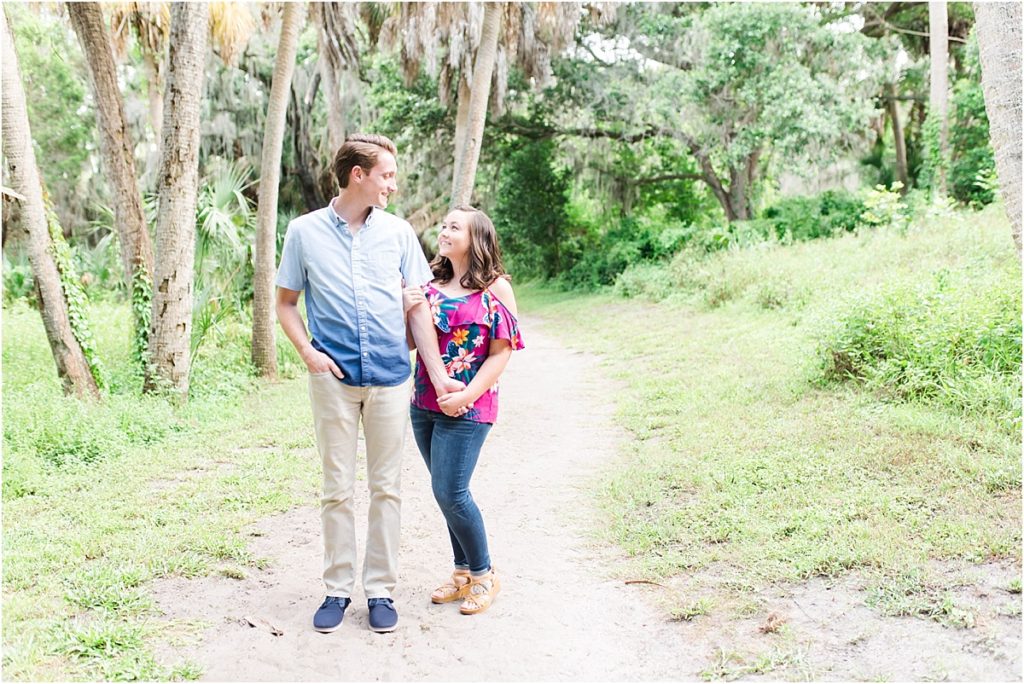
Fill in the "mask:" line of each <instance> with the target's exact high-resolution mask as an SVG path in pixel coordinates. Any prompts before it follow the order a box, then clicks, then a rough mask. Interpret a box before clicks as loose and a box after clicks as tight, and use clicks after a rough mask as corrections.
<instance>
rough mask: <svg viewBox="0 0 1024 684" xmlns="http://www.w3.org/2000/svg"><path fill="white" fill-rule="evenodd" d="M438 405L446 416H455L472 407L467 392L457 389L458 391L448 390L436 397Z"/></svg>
mask: <svg viewBox="0 0 1024 684" xmlns="http://www.w3.org/2000/svg"><path fill="white" fill-rule="evenodd" d="M437 405H438V407H439V408H440V409H441V410H442V411H444V414H445V415H446V416H452V417H453V418H454V417H457V416H461V415H463V414H464V413H466V412H467V411H469V409H471V408H473V401H472V400H471V399H470V396H469V392H467V391H466V390H464V389H463V390H459V391H458V392H449V393H448V394H444V395H442V396H440V397H438V398H437Z"/></svg>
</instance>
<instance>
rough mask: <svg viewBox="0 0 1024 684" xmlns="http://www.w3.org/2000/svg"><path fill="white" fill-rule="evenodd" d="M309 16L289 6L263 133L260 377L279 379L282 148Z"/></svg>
mask: <svg viewBox="0 0 1024 684" xmlns="http://www.w3.org/2000/svg"><path fill="white" fill-rule="evenodd" d="M305 12H306V6H305V3H299V2H293V3H287V4H285V6H284V18H283V20H282V21H281V38H280V41H279V43H278V46H277V57H276V59H275V62H274V80H273V82H272V83H271V86H270V102H269V104H268V105H267V122H266V127H265V130H264V133H263V156H262V161H261V162H260V190H259V205H258V208H257V212H256V263H255V273H254V275H253V302H252V362H253V363H254V364H255V365H256V368H257V369H258V370H259V372H260V375H262V376H264V377H266V378H271V379H273V378H276V377H277V346H276V344H275V342H274V323H275V317H274V262H275V256H276V245H277V240H276V237H277V190H278V188H277V186H278V183H279V182H280V180H281V147H282V144H283V141H284V125H285V117H286V116H287V114H288V101H289V99H290V97H289V96H290V95H291V89H292V74H293V73H294V72H295V53H296V50H297V49H298V45H299V29H300V28H301V24H302V19H303V16H304V14H305Z"/></svg>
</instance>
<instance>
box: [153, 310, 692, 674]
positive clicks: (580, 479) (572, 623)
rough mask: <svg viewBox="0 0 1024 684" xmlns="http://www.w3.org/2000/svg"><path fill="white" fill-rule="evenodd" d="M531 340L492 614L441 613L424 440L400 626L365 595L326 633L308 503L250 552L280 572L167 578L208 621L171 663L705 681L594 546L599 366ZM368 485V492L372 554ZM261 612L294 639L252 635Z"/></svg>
mask: <svg viewBox="0 0 1024 684" xmlns="http://www.w3.org/2000/svg"><path fill="white" fill-rule="evenodd" d="M523 330H524V336H525V339H526V343H527V346H528V348H527V350H526V351H523V352H518V353H517V354H516V355H515V357H514V358H513V360H512V362H511V364H510V366H509V369H508V371H507V372H506V373H505V375H504V376H503V378H502V390H501V391H502V407H501V415H500V416H499V422H498V424H497V425H496V426H495V428H494V429H493V430H492V431H491V434H490V436H489V437H488V440H487V442H486V444H485V445H484V451H483V454H482V456H481V459H480V465H479V466H478V468H477V471H476V474H475V476H474V479H473V485H472V490H473V494H474V498H475V499H476V500H477V502H478V503H479V504H480V506H481V509H482V511H483V514H484V519H485V522H486V524H487V528H488V536H489V538H490V540H491V557H492V559H493V562H494V564H495V567H496V568H497V570H498V571H499V572H500V573H501V577H502V581H503V587H504V588H503V591H502V593H501V595H500V596H499V597H498V600H497V601H496V602H495V604H494V606H492V608H491V609H490V610H489V611H488V612H487V613H485V614H483V615H479V616H473V617H465V616H462V615H460V614H459V612H458V608H457V604H449V605H442V606H435V605H432V604H431V603H430V600H429V594H430V591H431V590H432V589H433V588H434V587H435V586H437V585H438V584H439V583H440V582H441V581H443V580H444V579H445V577H446V575H447V573H448V572H449V567H450V558H451V551H450V547H449V545H448V541H447V533H446V532H445V527H444V523H443V519H442V517H441V514H440V512H439V511H438V510H437V507H436V504H435V502H434V500H433V496H432V494H431V492H430V484H429V480H428V474H427V471H426V467H425V466H424V464H423V462H422V460H421V458H420V456H419V453H418V452H417V451H416V449H415V446H414V444H413V441H412V435H411V433H410V434H409V438H408V440H407V448H406V456H405V466H404V474H403V508H402V546H401V556H400V576H399V584H398V587H397V589H396V592H395V596H394V598H395V605H396V607H397V608H398V610H399V614H400V619H399V625H398V628H397V630H396V631H395V632H393V633H390V634H375V633H372V632H370V631H369V630H368V629H367V615H366V602H365V597H364V596H363V594H362V590H361V588H357V590H356V594H355V595H354V596H353V597H352V598H353V603H352V606H351V607H350V608H349V610H348V612H347V614H346V617H345V622H344V624H343V625H342V627H341V628H340V629H339V630H338V631H336V632H334V633H331V634H319V633H317V632H314V631H313V630H312V628H311V624H310V623H311V618H312V614H313V611H314V610H315V609H316V607H317V605H318V604H319V602H320V600H321V599H322V593H321V592H322V584H321V581H320V573H321V557H322V546H321V538H320V518H319V511H318V510H317V509H315V508H312V507H309V508H300V509H295V510H292V511H290V512H288V513H286V514H283V515H280V516H276V517H274V518H271V519H268V520H265V521H263V522H262V523H261V524H260V525H259V528H258V530H257V531H255V532H256V534H257V535H259V536H255V537H254V538H253V541H252V544H251V545H250V546H251V549H252V551H253V552H254V554H255V555H256V556H257V557H262V558H266V559H268V560H269V561H270V564H269V566H268V567H267V568H266V569H265V570H261V571H253V572H251V573H250V574H249V576H248V577H247V578H245V579H242V580H236V579H230V578H226V577H209V578H201V579H195V580H187V579H172V580H167V581H163V582H161V583H159V584H158V586H157V587H156V591H155V593H156V597H157V601H158V605H159V606H160V608H161V609H162V610H163V611H164V613H165V614H166V616H167V617H168V618H169V619H181V620H189V621H191V620H200V621H203V622H205V623H208V624H209V627H208V628H207V629H206V630H205V631H204V633H203V634H202V635H201V638H200V641H199V643H198V644H192V645H190V646H185V647H179V648H177V649H175V650H174V652H173V653H166V654H165V656H171V657H177V658H181V657H186V658H189V659H190V660H192V661H194V662H196V663H198V664H200V665H201V666H202V667H203V670H204V679H208V680H220V681H228V680H249V681H267V680H303V681H305V680H363V681H366V680H370V681H372V680H421V681H431V680H435V681H436V680H457V681H460V680H461V681H464V680H470V681H482V680H556V679H557V680H590V681H593V680H651V679H662V680H663V679H680V678H692V677H694V676H695V675H696V673H697V672H699V671H700V662H701V661H702V660H703V657H702V656H703V655H704V654H697V653H693V652H690V651H689V649H686V648H682V647H681V642H680V635H679V633H678V631H677V630H676V629H674V627H675V625H673V624H672V623H670V622H667V621H666V620H665V617H664V613H663V612H661V611H659V610H658V609H657V608H656V607H654V606H653V605H651V604H650V603H649V602H647V601H645V600H644V599H643V595H642V591H637V590H634V589H631V588H630V587H626V586H625V585H624V584H623V583H622V581H621V580H613V579H611V578H610V576H609V574H608V570H609V562H610V561H612V560H613V557H612V556H610V555H609V554H610V553H614V552H612V551H608V550H602V545H600V544H596V543H594V542H593V540H591V539H588V538H587V537H586V536H585V535H586V534H587V530H592V529H594V527H593V516H594V515H595V511H594V506H593V501H592V496H593V488H592V485H593V483H594V478H595V476H596V475H597V474H598V473H600V471H601V469H602V468H603V467H605V466H607V465H608V464H609V463H610V461H611V460H612V459H613V458H615V456H616V451H617V444H618V442H619V440H620V439H622V435H621V434H620V433H619V432H617V431H616V430H615V429H614V428H613V427H611V426H612V422H613V421H612V411H613V408H612V397H611V396H610V393H609V388H608V387H607V385H605V384H604V382H603V381H602V379H601V377H600V375H599V372H598V369H597V368H596V366H597V364H596V363H595V359H594V358H593V357H591V356H588V355H584V354H580V353H575V352H570V351H567V350H566V349H564V348H563V347H562V346H560V345H559V344H557V343H556V342H555V341H554V340H553V339H552V338H551V337H549V336H548V335H546V334H545V333H544V332H543V328H542V327H541V326H539V325H536V324H535V322H533V321H529V320H526V321H524V322H523ZM303 427H305V426H303ZM308 429H310V430H312V426H309V427H308ZM361 467H362V470H363V472H364V473H365V464H363V465H362V466H361ZM363 483H365V479H363V480H361V481H360V483H359V484H357V493H356V498H357V503H356V510H357V521H358V523H357V528H358V529H359V534H360V540H359V544H360V549H362V546H363V535H364V534H365V511H366V506H367V493H366V490H365V488H364V487H361V486H359V485H362V484H363ZM361 562H362V561H361V560H360V564H361ZM359 567H361V565H360V566H359ZM246 616H255V617H259V618H262V619H264V620H266V621H267V622H269V623H271V624H272V625H273V626H275V627H277V628H279V629H280V630H282V631H283V632H284V633H283V634H282V635H281V636H274V635H272V634H270V633H269V631H267V630H265V629H258V628H252V627H250V626H248V624H246V623H245V621H244V619H243V618H245V617H246Z"/></svg>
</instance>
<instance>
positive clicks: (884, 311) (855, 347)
mask: <svg viewBox="0 0 1024 684" xmlns="http://www.w3.org/2000/svg"><path fill="white" fill-rule="evenodd" d="M1017 279H1019V274H1018V275H1017V276H1016V278H1015V277H1014V276H1013V274H1012V273H1000V272H995V273H991V274H988V275H987V276H986V275H984V274H979V273H977V272H973V273H972V272H971V271H970V270H968V269H962V270H960V271H956V272H952V271H949V270H942V271H939V272H937V273H936V274H935V275H934V277H933V278H932V279H931V280H930V281H928V282H925V283H923V284H906V283H898V284H896V285H892V286H889V287H888V288H885V289H883V290H880V291H878V292H875V293H872V294H869V295H866V296H863V297H860V298H857V299H855V300H853V301H851V302H850V303H849V304H847V305H846V307H845V309H844V310H843V311H841V313H840V314H839V316H838V320H837V323H836V324H835V326H834V328H833V329H832V330H830V331H829V332H827V333H825V334H823V335H821V337H820V342H819V352H818V353H819V360H820V365H819V379H820V380H821V381H824V382H841V381H845V380H857V381H860V382H863V383H864V384H865V385H867V386H868V387H869V388H871V389H874V390H876V391H879V392H881V393H883V394H887V395H890V396H893V397H895V398H899V399H921V400H928V401H938V402H940V403H943V404H946V405H948V406H950V407H952V408H954V409H958V410H963V411H971V412H984V413H993V414H997V415H999V416H1001V417H1005V418H1007V419H1011V418H1012V419H1013V420H1018V421H1019V419H1020V364H1021V306H1020V289H1019V283H1018V282H1017Z"/></svg>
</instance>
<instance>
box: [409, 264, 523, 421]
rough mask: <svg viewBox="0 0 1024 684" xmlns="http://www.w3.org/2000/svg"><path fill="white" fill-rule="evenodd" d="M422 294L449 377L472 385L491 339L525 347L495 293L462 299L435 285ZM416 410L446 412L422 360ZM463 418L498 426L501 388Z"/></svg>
mask: <svg viewBox="0 0 1024 684" xmlns="http://www.w3.org/2000/svg"><path fill="white" fill-rule="evenodd" d="M423 294H424V295H426V298H427V303H428V304H430V313H431V315H432V316H433V318H434V326H435V327H436V328H437V338H438V342H439V343H440V347H441V360H442V361H443V362H444V365H445V368H446V369H447V370H448V375H449V376H450V377H453V378H455V379H456V380H461V381H462V382H464V383H466V385H467V386H468V385H469V383H470V382H471V381H472V380H473V378H474V377H475V376H476V374H477V371H479V370H480V367H481V366H482V365H484V361H485V360H486V359H487V354H488V352H489V351H490V347H491V340H508V341H509V343H510V344H511V345H512V349H522V348H523V341H522V339H520V337H519V324H518V323H517V322H516V317H515V316H513V315H512V312H511V311H509V310H508V309H507V308H506V307H505V305H504V304H502V303H501V302H500V301H498V298H497V297H495V296H494V295H493V294H491V291H490V290H481V291H480V292H474V293H472V294H468V295H465V296H463V297H447V296H445V294H444V293H443V292H441V291H440V290H438V289H437V288H436V287H434V284H433V283H430V284H427V285H425V286H424V287H423ZM412 405H413V406H416V407H418V408H421V409H425V410H427V411H437V412H438V413H440V412H441V409H440V407H439V406H438V405H437V394H436V393H435V392H434V386H433V385H432V384H430V376H429V375H427V369H426V368H425V367H424V366H423V364H422V363H421V362H420V361H419V359H417V361H416V385H415V391H414V393H413V397H412ZM462 417H463V418H465V419H467V420H472V421H475V422H477V423H493V422H494V421H495V420H496V419H497V418H498V383H494V386H493V387H491V388H490V389H488V390H487V391H486V392H484V393H483V394H481V395H480V398H479V399H477V400H476V401H475V402H473V408H471V409H470V410H469V412H468V413H466V414H465V415H464V416H462Z"/></svg>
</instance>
